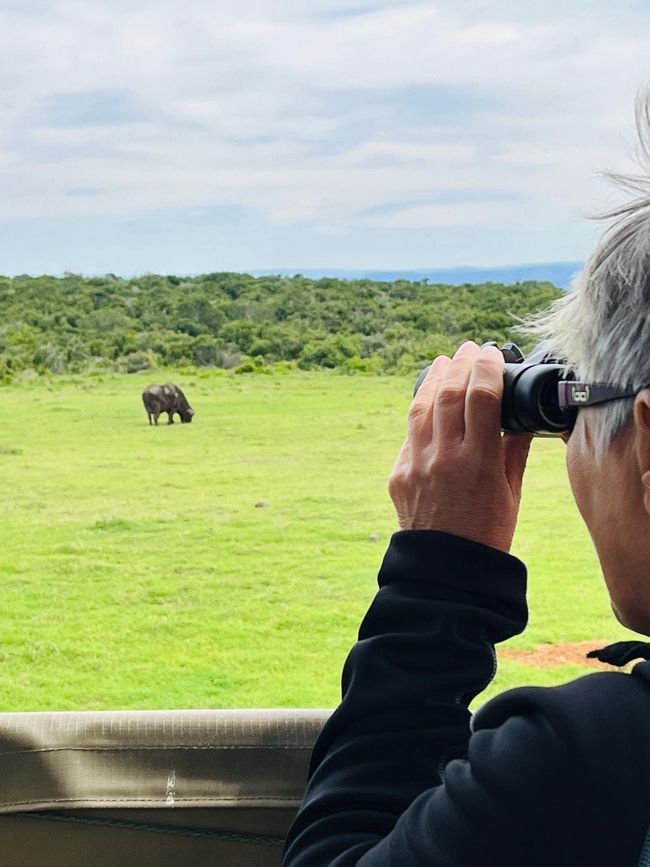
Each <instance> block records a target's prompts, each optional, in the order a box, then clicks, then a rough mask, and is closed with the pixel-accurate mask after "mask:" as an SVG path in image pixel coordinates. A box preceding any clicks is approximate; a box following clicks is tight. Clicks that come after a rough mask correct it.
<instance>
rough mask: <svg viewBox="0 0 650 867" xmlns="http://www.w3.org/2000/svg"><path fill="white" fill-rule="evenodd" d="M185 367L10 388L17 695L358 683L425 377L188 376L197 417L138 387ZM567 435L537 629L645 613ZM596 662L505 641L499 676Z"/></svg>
mask: <svg viewBox="0 0 650 867" xmlns="http://www.w3.org/2000/svg"><path fill="white" fill-rule="evenodd" d="M167 378H168V376H167V375H165V374H163V375H158V376H152V375H151V374H146V375H138V376H128V377H127V376H124V377H107V378H105V379H104V380H102V379H101V378H99V377H95V378H92V377H90V378H86V379H81V378H79V379H78V380H77V381H75V380H72V379H69V378H68V379H66V380H59V381H55V382H53V383H51V384H49V385H48V384H43V383H42V382H40V383H36V384H26V385H24V386H23V387H18V386H14V387H10V388H4V389H0V415H1V419H0V420H1V425H2V426H1V428H0V480H1V481H0V484H1V491H2V496H1V497H0V551H1V557H0V581H1V586H2V606H1V608H0V709H1V710H51V709H76V708H87V709H103V708H171V707H178V708H182V707H187V708H190V707H265V706H268V707H273V706H291V707H332V706H335V705H336V704H337V703H338V700H339V695H340V694H339V684H340V671H341V668H342V665H343V662H344V659H345V657H346V655H347V653H348V651H349V649H350V647H351V646H352V644H353V643H354V641H355V639H356V632H357V629H358V625H359V623H360V621H361V618H362V617H363V614H364V612H365V611H366V609H367V607H368V605H369V604H370V601H371V600H372V598H373V596H374V593H375V591H376V573H377V570H378V568H379V565H380V563H381V559H382V556H383V553H384V549H385V546H386V544H387V542H388V540H389V538H390V534H391V533H392V532H393V530H394V529H396V527H395V518H394V513H393V508H392V505H391V503H390V500H389V497H388V494H387V492H386V481H387V478H388V475H389V473H390V470H391V467H392V464H393V461H394V459H395V456H396V453H397V450H398V448H399V445H400V443H401V441H402V439H403V436H404V432H405V418H406V410H407V408H408V403H409V391H410V388H411V386H412V382H411V381H410V380H409V379H405V378H399V377H382V378H370V377H368V378H367V377H344V376H338V375H335V374H327V373H299V372H297V373H291V374H290V375H278V374H276V375H273V376H254V377H246V376H217V375H214V374H196V375H185V376H179V375H176V376H175V377H174V378H175V380H176V381H177V382H178V383H179V384H180V385H181V387H183V388H184V389H185V390H186V392H187V394H188V397H189V399H190V401H191V402H192V404H193V405H194V408H195V410H196V412H197V415H196V419H195V422H194V423H193V424H191V425H182V426H181V425H180V424H175V425H173V426H172V427H167V426H166V425H162V426H160V427H158V428H151V427H149V426H148V424H147V422H146V415H145V413H144V409H143V407H142V404H141V400H140V392H141V390H142V388H143V387H144V386H145V385H147V384H148V383H149V382H151V381H164V380H165V379H167ZM563 452H564V446H563V445H562V443H561V442H559V441H546V442H543V441H537V442H536V443H535V445H534V449H533V453H532V456H531V459H530V470H529V473H528V478H527V482H526V486H525V493H524V501H523V505H522V512H521V519H520V526H519V530H518V533H517V536H516V539H515V545H514V549H513V553H516V554H517V555H518V556H520V557H522V559H524V560H525V561H526V562H527V564H528V567H529V573H530V607H531V620H530V626H529V628H528V630H527V631H526V633H525V634H524V635H523V636H520V637H518V638H517V639H515V640H514V641H513V642H511V644H512V645H514V646H518V647H534V646H536V645H537V644H539V643H541V642H553V643H555V642H564V641H581V640H586V639H592V638H594V639H601V638H602V639H603V640H605V641H614V640H618V639H620V638H621V637H622V636H624V635H625V634H627V633H626V632H625V630H623V629H622V627H620V626H619V625H618V624H617V623H616V622H615V620H614V618H613V616H612V615H611V613H610V610H609V605H608V600H607V595H606V593H605V590H604V588H603V585H602V579H601V577H600V572H599V568H598V564H597V561H596V558H595V555H594V553H593V550H592V547H591V542H590V540H589V538H588V535H587V532H586V530H585V528H584V526H583V525H582V522H581V520H580V518H579V516H578V514H577V511H576V508H575V506H574V504H573V500H572V498H571V495H570V491H569V488H568V483H567V481H566V477H565V471H564V465H563V461H564V455H563ZM262 500H263V501H266V502H267V503H268V506H267V507H265V508H256V503H257V502H259V501H262ZM373 534H379V536H380V541H379V542H376V541H373V540H372V539H371V538H370V537H371V536H372V535H373ZM581 671H582V669H580V668H579V667H576V666H572V667H569V666H566V667H564V668H562V669H554V670H548V669H546V670H536V669H534V668H531V667H529V666H525V665H522V664H518V663H515V662H513V661H510V660H503V661H502V663H501V665H500V669H499V674H498V677H497V680H496V681H495V683H494V684H493V686H492V687H491V688H490V690H489V694H493V693H494V692H495V691H500V690H502V689H504V688H508V687H511V686H516V685H520V684H523V683H557V682H561V681H564V680H567V679H569V678H571V677H573V676H575V674H576V673H580V672H581ZM487 694H488V693H486V694H484V697H485V696H486V695H487Z"/></svg>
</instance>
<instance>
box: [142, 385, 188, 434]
mask: <svg viewBox="0 0 650 867" xmlns="http://www.w3.org/2000/svg"><path fill="white" fill-rule="evenodd" d="M142 402H143V403H144V408H145V409H146V410H147V415H148V417H149V424H158V416H159V415H160V413H161V412H166V413H167V417H168V418H169V421H168V422H167V423H168V424H174V413H175V412H177V413H178V414H179V416H180V419H181V422H182V423H183V424H188V423H189V422H191V421H192V416H193V415H194V410H193V409H192V407H191V406H190V405H189V403H188V402H187V398H186V397H185V395H184V394H183V392H182V391H181V390H180V388H179V387H178V386H177V385H174V384H173V383H171V382H168V383H166V384H165V385H149V386H147V388H145V390H144V391H143V392H142ZM152 419H153V421H152Z"/></svg>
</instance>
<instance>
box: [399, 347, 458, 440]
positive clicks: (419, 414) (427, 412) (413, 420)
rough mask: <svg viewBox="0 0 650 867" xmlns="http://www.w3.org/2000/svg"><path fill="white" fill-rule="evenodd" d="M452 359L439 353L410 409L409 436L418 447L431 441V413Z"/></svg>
mask: <svg viewBox="0 0 650 867" xmlns="http://www.w3.org/2000/svg"><path fill="white" fill-rule="evenodd" d="M450 362H451V359H449V358H448V357H447V356H446V355H439V356H438V357H437V358H436V359H435V361H434V362H433V364H432V365H431V368H430V369H429V372H428V374H427V376H426V379H425V380H424V382H423V383H422V385H421V386H420V387H419V389H418V391H417V394H416V395H415V397H414V398H413V402H412V403H411V408H410V410H409V436H410V438H411V440H412V441H413V444H414V446H415V447H416V448H424V447H426V446H428V445H429V443H430V442H431V415H432V413H433V404H434V401H435V398H436V393H437V391H438V387H439V385H440V382H441V381H442V379H443V378H444V375H445V370H446V369H447V366H448V365H449V364H450Z"/></svg>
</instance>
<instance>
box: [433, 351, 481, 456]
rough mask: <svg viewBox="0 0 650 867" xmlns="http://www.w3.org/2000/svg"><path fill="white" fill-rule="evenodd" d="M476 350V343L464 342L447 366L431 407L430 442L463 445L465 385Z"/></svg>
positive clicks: (467, 381)
mask: <svg viewBox="0 0 650 867" xmlns="http://www.w3.org/2000/svg"><path fill="white" fill-rule="evenodd" d="M479 351H480V350H479V348H478V346H477V345H476V343H474V342H473V341H471V340H469V341H467V343H463V345H462V346H461V347H460V348H459V349H458V350H457V352H456V354H455V355H454V357H453V358H452V360H451V361H450V362H449V364H448V365H447V370H446V375H445V377H444V379H443V380H442V382H441V383H440V385H439V386H438V391H437V393H436V399H435V402H434V406H433V439H434V440H436V441H437V442H441V443H448V442H462V439H463V436H464V435H465V395H466V392H467V384H468V383H469V378H470V374H471V372H472V365H473V364H474V362H475V360H476V356H477V355H478V354H479Z"/></svg>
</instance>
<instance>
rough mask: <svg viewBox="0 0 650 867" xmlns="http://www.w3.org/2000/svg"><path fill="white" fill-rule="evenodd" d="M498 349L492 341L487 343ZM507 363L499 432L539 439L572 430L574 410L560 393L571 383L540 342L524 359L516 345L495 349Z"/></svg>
mask: <svg viewBox="0 0 650 867" xmlns="http://www.w3.org/2000/svg"><path fill="white" fill-rule="evenodd" d="M489 343H490V344H491V345H492V346H497V343H496V342H495V341H489ZM497 348H498V349H499V350H500V352H501V353H502V355H503V358H504V361H505V363H506V366H505V371H504V375H503V386H504V388H503V402H502V404H501V428H502V430H504V431H512V432H515V433H524V432H525V433H532V434H534V435H535V436H538V437H559V436H562V434H564V433H568V432H569V431H571V430H572V428H573V426H574V424H575V420H576V415H577V412H578V410H577V407H575V406H568V407H563V406H561V403H563V401H561V400H560V395H561V390H562V388H563V387H565V386H566V384H567V383H568V382H570V381H571V380H572V379H573V376H572V375H571V372H570V370H569V369H568V368H567V366H566V365H565V364H561V363H559V362H558V360H557V359H554V358H552V357H551V356H550V355H549V353H548V341H547V340H543V341H542V342H541V343H539V344H538V345H537V346H536V347H535V348H534V349H533V351H532V352H531V353H530V354H529V355H528V356H527V357H524V355H523V353H522V351H521V350H520V349H519V347H518V346H517V345H516V344H515V343H506V344H505V345H504V346H503V347H499V346H497ZM430 367H431V365H429V367H427V368H425V370H423V371H422V373H421V374H420V375H419V376H418V379H417V382H416V383H415V389H414V391H413V394H414V395H415V393H416V392H417V390H418V388H419V387H420V385H421V384H422V382H423V381H424V379H425V377H426V375H427V373H428V372H429V368H430Z"/></svg>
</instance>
